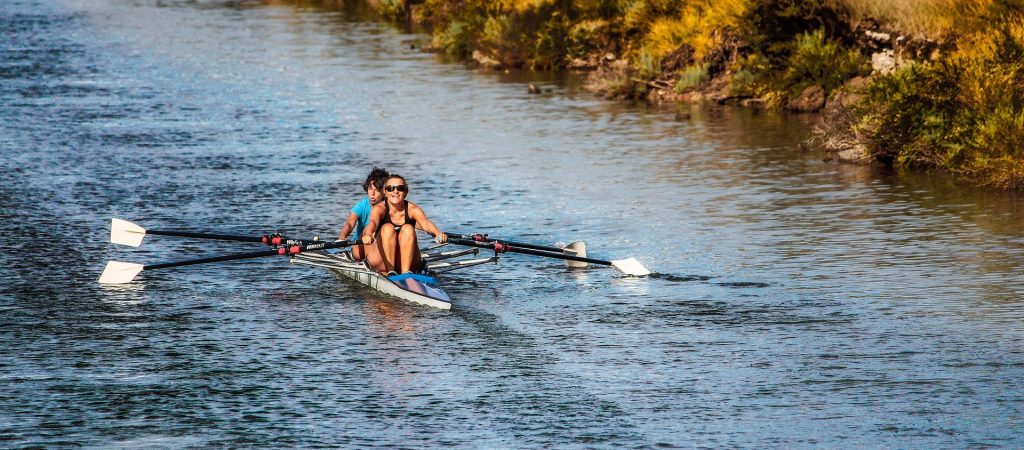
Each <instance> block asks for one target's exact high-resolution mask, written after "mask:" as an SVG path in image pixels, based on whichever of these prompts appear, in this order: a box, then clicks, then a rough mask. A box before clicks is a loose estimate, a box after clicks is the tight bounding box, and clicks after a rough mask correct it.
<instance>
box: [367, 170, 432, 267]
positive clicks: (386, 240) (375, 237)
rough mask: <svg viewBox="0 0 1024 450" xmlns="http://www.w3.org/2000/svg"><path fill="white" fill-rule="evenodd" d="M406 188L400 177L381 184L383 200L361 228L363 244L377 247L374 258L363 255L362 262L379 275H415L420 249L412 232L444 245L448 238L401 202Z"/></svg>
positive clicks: (415, 208)
mask: <svg viewBox="0 0 1024 450" xmlns="http://www.w3.org/2000/svg"><path fill="white" fill-rule="evenodd" d="M408 195H409V185H408V184H407V183H406V182H405V178H402V176H401V175H391V177H390V178H388V179H387V181H386V182H384V201H383V202H378V203H377V204H376V205H373V209H371V210H370V221H369V223H367V224H366V228H364V229H363V235H362V237H361V238H362V240H363V245H374V244H376V245H377V249H378V250H379V251H378V252H375V253H377V255H376V257H375V258H371V257H370V255H369V254H368V255H367V259H366V262H367V263H368V264H369V265H370V267H371V268H373V269H374V270H376V271H378V272H381V273H391V272H396V273H410V272H419V271H420V269H421V267H420V265H421V263H420V247H419V243H418V242H416V229H417V228H418V229H420V230H423V231H426V232H427V233H429V234H430V235H431V236H433V237H434V238H435V240H436V241H437V242H441V243H443V242H446V241H447V240H448V236H447V235H445V234H444V233H442V232H441V230H439V229H438V228H437V227H436V226H434V223H433V222H431V221H430V219H428V218H427V215H426V214H425V213H424V212H423V209H422V208H420V207H419V206H417V205H416V204H414V203H413V202H410V201H408V200H406V199H405V197H406V196H408Z"/></svg>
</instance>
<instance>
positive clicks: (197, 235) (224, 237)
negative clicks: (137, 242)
mask: <svg viewBox="0 0 1024 450" xmlns="http://www.w3.org/2000/svg"><path fill="white" fill-rule="evenodd" d="M146 234H156V235H160V236H176V237H185V238H194V239H213V240H219V241H239V242H263V237H262V236H261V237H256V236H238V235H234V234H217V233H195V232H191V231H174V230H146Z"/></svg>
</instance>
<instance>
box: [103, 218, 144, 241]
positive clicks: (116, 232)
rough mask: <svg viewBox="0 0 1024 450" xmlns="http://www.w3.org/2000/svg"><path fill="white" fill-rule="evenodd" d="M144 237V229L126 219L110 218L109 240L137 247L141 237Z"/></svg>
mask: <svg viewBox="0 0 1024 450" xmlns="http://www.w3.org/2000/svg"><path fill="white" fill-rule="evenodd" d="M144 237H146V229H145V228H142V227H140V226H138V225H136V224H134V223H131V222H129V221H127V220H121V219H111V220H110V242H113V243H115V244H121V245H130V246H132V247H138V246H140V245H142V238H144Z"/></svg>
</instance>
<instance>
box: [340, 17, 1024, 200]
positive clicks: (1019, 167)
mask: <svg viewBox="0 0 1024 450" xmlns="http://www.w3.org/2000/svg"><path fill="white" fill-rule="evenodd" d="M339 1H340V0H334V1H332V3H339ZM340 3H345V2H344V1H340ZM366 5H367V6H369V8H371V9H373V10H376V11H378V12H379V13H380V14H382V15H383V16H384V17H386V18H388V19H389V20H391V21H394V22H396V23H399V24H401V25H403V26H406V27H408V28H410V29H416V30H422V31H424V32H426V33H429V35H430V36H431V44H430V45H429V46H428V47H427V50H429V51H435V52H439V53H444V54H447V55H449V56H450V57H452V58H455V59H457V60H459V61H463V62H465V63H468V64H472V65H476V66H480V67H486V68H493V69H567V70H575V71H586V72H589V83H588V85H587V87H588V89H589V90H591V91H593V92H595V93H596V94H598V95H602V96H604V97H607V98H609V99H644V100H647V101H652V102H701V101H711V102H717V103H720V104H739V105H743V106H747V107H752V108H770V109H780V110H785V111H790V112H797V113H802V112H818V113H821V117H822V121H821V126H819V127H818V129H817V132H816V137H815V139H813V140H812V142H810V144H812V145H813V146H815V147H817V148H820V149H821V150H822V151H825V152H829V153H830V154H834V156H835V157H836V158H838V159H841V160H845V161H851V162H858V163H868V164H883V165H887V166H891V167H897V168H910V169H924V170H943V171H948V172H951V173H954V174H956V175H958V176H959V177H961V178H963V179H967V180H970V181H971V182H973V183H976V184H979V185H984V186H992V187H996V188H1000V189H1021V188H1024V154H1022V153H1021V151H1020V150H1018V149H1019V148H1021V147H1022V145H1020V144H1024V92H1021V90H1020V89H1018V88H1017V86H1018V85H1020V83H1021V81H1024V64H1022V61H1024V50H1022V49H1024V19H1022V15H1021V12H1020V7H1019V6H1014V5H1013V4H1010V3H1007V2H997V1H994V0H927V1H923V2H910V1H896V2H892V1H881V0H798V1H785V0H768V1H753V0H723V1H715V2H697V1H695V2H682V1H658V0H632V1H623V2H607V1H572V0H537V1H533V0H531V1H526V0H505V1H501V2H490V1H483V0H469V1H459V2H455V1H452V0H425V1H410V0H366Z"/></svg>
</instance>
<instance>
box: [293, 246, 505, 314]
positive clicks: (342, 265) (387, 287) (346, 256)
mask: <svg viewBox="0 0 1024 450" xmlns="http://www.w3.org/2000/svg"><path fill="white" fill-rule="evenodd" d="M440 247H442V246H438V247H433V248H431V249H428V251H427V252H425V253H423V261H425V262H426V264H425V266H424V270H423V272H422V273H406V274H401V275H391V276H387V275H384V274H382V273H380V272H377V271H375V270H373V269H371V268H370V267H369V266H367V265H366V262H364V261H355V260H353V259H352V254H351V253H350V252H346V251H340V250H337V249H331V250H324V251H315V252H307V253H299V254H297V255H293V256H292V259H291V261H292V263H297V264H307V265H311V266H319V267H324V268H327V269H330V270H331V271H333V272H335V273H338V274H341V275H344V276H345V277H348V278H351V279H353V280H356V281H357V282H359V283H361V284H364V285H366V286H368V287H370V288H371V289H374V290H377V291H379V292H381V293H384V294H387V295H390V296H392V297H397V298H400V299H402V300H406V301H409V302H412V303H417V304H420V305H427V306H433V307H435V308H440V309H451V307H452V301H451V298H450V297H448V294H447V293H445V292H444V290H443V289H441V286H440V285H439V283H438V281H437V274H439V273H441V272H446V271H449V270H454V269H456V268H463V267H470V266H475V265H478V264H484V263H489V262H497V261H498V258H497V257H491V258H481V259H470V260H460V261H449V262H440V261H442V260H445V259H450V258H455V257H458V256H463V255H468V254H473V255H476V254H477V250H476V249H469V250H458V251H452V252H439V251H432V250H437V249H438V248H440Z"/></svg>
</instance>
